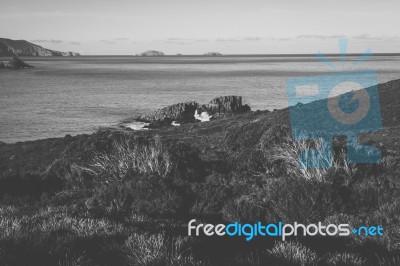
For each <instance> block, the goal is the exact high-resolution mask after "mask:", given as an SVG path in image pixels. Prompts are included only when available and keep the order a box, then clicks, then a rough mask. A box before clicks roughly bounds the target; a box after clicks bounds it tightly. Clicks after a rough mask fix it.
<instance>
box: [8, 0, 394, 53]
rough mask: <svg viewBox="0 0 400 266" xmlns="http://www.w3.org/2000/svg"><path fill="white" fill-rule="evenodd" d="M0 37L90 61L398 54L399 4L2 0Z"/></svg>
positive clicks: (374, 0) (384, 0) (373, 0)
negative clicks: (143, 56)
mask: <svg viewBox="0 0 400 266" xmlns="http://www.w3.org/2000/svg"><path fill="white" fill-rule="evenodd" d="M0 6H1V9H0V37H2V38H9V39H24V40H27V41H30V42H33V43H35V44H38V45H40V46H43V47H45V48H49V49H55V50H60V51H74V52H79V53H81V54H84V55H132V54H136V53H141V52H143V51H145V50H159V51H163V52H164V53H165V54H177V53H181V54H203V53H206V52H210V51H217V52H220V53H223V54H287V53H288V54H293V53H310V54H313V53H316V52H318V51H321V52H323V53H338V52H339V48H338V45H337V41H338V39H340V38H348V40H349V47H348V52H351V53H362V52H364V51H365V50H367V49H371V50H372V51H373V52H375V53H394V52H400V49H399V47H400V46H399V45H400V32H399V31H398V25H400V16H399V10H400V1H399V0H380V1H378V0H329V1H327V0H113V1H110V0H79V1H78V0H69V1H59V0H35V1H26V0H13V1H9V0H0Z"/></svg>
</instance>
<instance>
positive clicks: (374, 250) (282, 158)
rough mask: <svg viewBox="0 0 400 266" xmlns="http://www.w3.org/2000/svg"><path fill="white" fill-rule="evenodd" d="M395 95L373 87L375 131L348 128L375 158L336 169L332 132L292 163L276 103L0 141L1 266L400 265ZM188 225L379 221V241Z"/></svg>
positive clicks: (397, 84) (397, 91) (339, 147)
mask: <svg viewBox="0 0 400 266" xmlns="http://www.w3.org/2000/svg"><path fill="white" fill-rule="evenodd" d="M399 99H400V80H395V81H391V82H387V83H384V84H380V85H379V101H380V107H381V114H382V120H383V127H384V128H383V129H382V130H380V131H378V132H375V133H368V134H364V135H362V136H361V142H362V143H368V144H369V145H373V146H376V147H378V148H379V149H380V150H381V152H382V157H383V159H382V160H381V161H380V162H379V163H378V164H357V165H352V164H348V163H347V162H346V160H345V159H346V158H345V156H346V155H345V150H346V147H343V141H342V140H341V139H338V140H336V141H335V142H334V145H333V147H334V152H335V164H334V166H333V167H332V168H330V169H327V170H321V171H320V170H315V171H314V170H313V169H299V167H298V164H297V163H298V157H297V155H298V152H299V150H300V148H301V147H299V146H296V145H297V144H296V143H295V142H294V141H293V140H292V139H291V137H290V120H289V110H288V109H287V108H286V109H281V110H276V111H255V112H244V113H241V114H236V115H229V116H226V117H222V118H219V119H216V120H212V121H209V122H204V123H200V122H197V123H196V122H195V123H188V124H182V125H181V126H179V127H162V128H160V129H157V130H148V131H133V130H129V129H118V128H105V129H100V130H98V131H97V132H95V133H93V134H90V135H79V136H74V137H71V136H69V135H67V136H65V137H64V138H54V139H44V140H37V141H29V142H19V143H15V144H4V143H3V144H1V143H0V213H1V214H2V219H3V220H2V221H1V223H0V231H1V232H4V234H3V235H2V236H0V250H1V251H2V252H1V253H0V264H1V263H3V264H4V265H57V264H59V265H61V264H62V265H71V264H72V265H74V264H73V263H72V261H71V260H73V262H75V261H79V263H81V264H80V265H82V264H83V265H93V266H94V265H177V266H179V265H235V266H236V265H237V266H239V265H399V263H400V259H399V258H400V232H399V230H398V228H399V226H400V181H399V177H400V170H399V169H400V167H399V166H400V141H399V134H400V108H399V105H400V102H399V101H400V100H399ZM323 103H324V101H323V100H322V101H317V102H312V103H309V104H305V105H304V106H302V107H301V108H314V109H313V110H319V109H320V108H322V105H321V104H323ZM324 119H325V118H324V117H321V115H320V112H314V114H313V115H312V117H310V120H313V121H314V122H315V123H323V122H324ZM303 144H304V143H303ZM191 219H197V220H198V221H201V222H202V223H204V222H207V223H213V224H217V223H225V224H226V223H229V222H234V221H238V222H240V223H252V224H254V223H256V222H258V221H261V222H264V223H266V222H268V223H270V222H278V221H282V222H283V223H293V222H294V221H296V222H299V223H305V224H307V223H317V222H318V221H321V222H322V223H323V224H325V225H327V224H330V223H332V224H340V223H348V224H350V225H351V226H352V227H353V228H354V227H359V226H361V225H381V226H382V227H383V228H384V230H385V235H384V237H375V238H374V237H365V236H356V235H353V234H351V235H349V236H345V237H338V236H333V237H290V238H289V239H288V240H287V241H286V242H283V241H280V240H279V238H275V237H264V238H263V237H257V238H256V239H254V240H252V241H245V240H244V238H241V237H205V236H199V237H188V235H187V227H186V226H187V223H188V221H190V220H191ZM38 239H39V240H38ZM143 247H145V248H143ZM171 250H172V251H171ZM33 251H34V252H33ZM149 254H151V255H153V254H157V255H158V257H152V256H150V255H149ZM143 260H146V263H145V264H144V263H143ZM167 262H168V263H167ZM68 263H69V264H68Z"/></svg>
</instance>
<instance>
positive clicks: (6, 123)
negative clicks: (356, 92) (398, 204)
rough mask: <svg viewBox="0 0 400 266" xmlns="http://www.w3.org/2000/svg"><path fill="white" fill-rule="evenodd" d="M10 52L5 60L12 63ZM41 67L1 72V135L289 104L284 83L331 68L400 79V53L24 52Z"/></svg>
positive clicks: (43, 134)
mask: <svg viewBox="0 0 400 266" xmlns="http://www.w3.org/2000/svg"><path fill="white" fill-rule="evenodd" d="M7 59H8V58H0V61H3V62H4V61H6V60H7ZM22 59H23V60H24V61H25V62H26V63H28V64H31V65H33V66H34V68H32V69H24V70H16V71H13V70H0V141H3V142H6V143H12V142H17V141H26V140H35V139H43V138H49V137H63V136H65V135H66V134H70V135H77V134H81V133H91V132H93V131H95V130H96V129H97V128H99V127H106V126H113V125H116V124H118V123H120V122H121V121H123V120H125V119H129V118H133V117H135V116H137V115H139V114H142V113H145V112H149V111H152V110H155V109H158V108H162V107H165V106H167V105H171V104H174V103H179V102H185V101H198V102H199V103H207V102H209V101H210V100H211V99H213V98H215V97H218V96H223V95H241V96H243V100H244V103H247V104H249V105H250V106H251V108H252V110H257V109H259V110H265V109H269V110H272V109H276V108H284V107H287V106H288V102H287V98H286V92H285V81H286V80H287V79H289V78H292V77H299V76H309V75H319V74H324V73H329V72H332V71H343V70H345V71H346V70H356V69H372V70H376V71H377V73H378V82H386V81H389V80H393V79H398V78H400V63H399V61H400V56H393V55H391V56H389V55H385V56H373V57H370V58H369V59H368V60H366V61H365V62H363V63H361V64H360V65H359V66H358V67H357V68H350V66H351V64H352V62H354V60H356V59H357V57H348V58H347V59H348V60H347V63H344V64H343V63H342V61H341V60H342V59H341V58H340V57H331V60H332V61H333V62H334V63H336V64H337V65H338V66H339V67H338V68H337V70H332V69H330V68H329V67H328V66H326V65H325V64H323V63H321V62H319V61H317V60H316V59H315V57H314V56H258V55H254V56H222V57H203V56H166V57H133V56H82V57H29V58H22Z"/></svg>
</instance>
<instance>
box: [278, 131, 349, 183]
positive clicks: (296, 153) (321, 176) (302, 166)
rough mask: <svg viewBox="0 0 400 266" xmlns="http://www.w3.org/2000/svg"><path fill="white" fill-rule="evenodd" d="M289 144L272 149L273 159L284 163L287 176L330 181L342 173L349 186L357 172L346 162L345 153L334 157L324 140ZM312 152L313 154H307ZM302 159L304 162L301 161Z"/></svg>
mask: <svg viewBox="0 0 400 266" xmlns="http://www.w3.org/2000/svg"><path fill="white" fill-rule="evenodd" d="M301 139H303V140H299V141H294V140H290V141H287V142H283V143H280V144H279V145H275V146H274V147H273V149H272V156H271V157H272V158H273V159H274V160H280V161H282V162H283V164H282V165H283V167H284V168H285V169H284V170H285V172H286V174H288V175H289V176H294V177H302V178H305V179H307V180H314V181H321V182H326V181H329V177H331V176H334V175H336V174H338V173H340V174H341V175H342V176H344V177H345V180H344V182H345V183H346V184H347V185H348V183H350V182H351V179H352V178H353V177H354V175H355V174H356V172H357V168H356V167H355V165H352V164H350V163H349V162H348V161H347V160H346V156H345V153H344V151H340V152H339V153H338V154H336V155H337V157H336V158H334V157H333V148H332V144H331V143H328V142H326V141H323V139H320V138H319V139H315V140H314V141H307V140H306V139H307V138H305V137H303V138H301ZM310 150H312V151H313V153H311V152H307V151H310ZM300 158H302V160H300Z"/></svg>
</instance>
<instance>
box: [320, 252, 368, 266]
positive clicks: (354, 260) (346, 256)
mask: <svg viewBox="0 0 400 266" xmlns="http://www.w3.org/2000/svg"><path fill="white" fill-rule="evenodd" d="M365 264H366V260H365V259H364V258H362V257H360V256H359V255H357V254H354V253H350V252H342V253H329V254H328V255H326V257H325V259H324V265H335V266H362V265H365Z"/></svg>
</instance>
